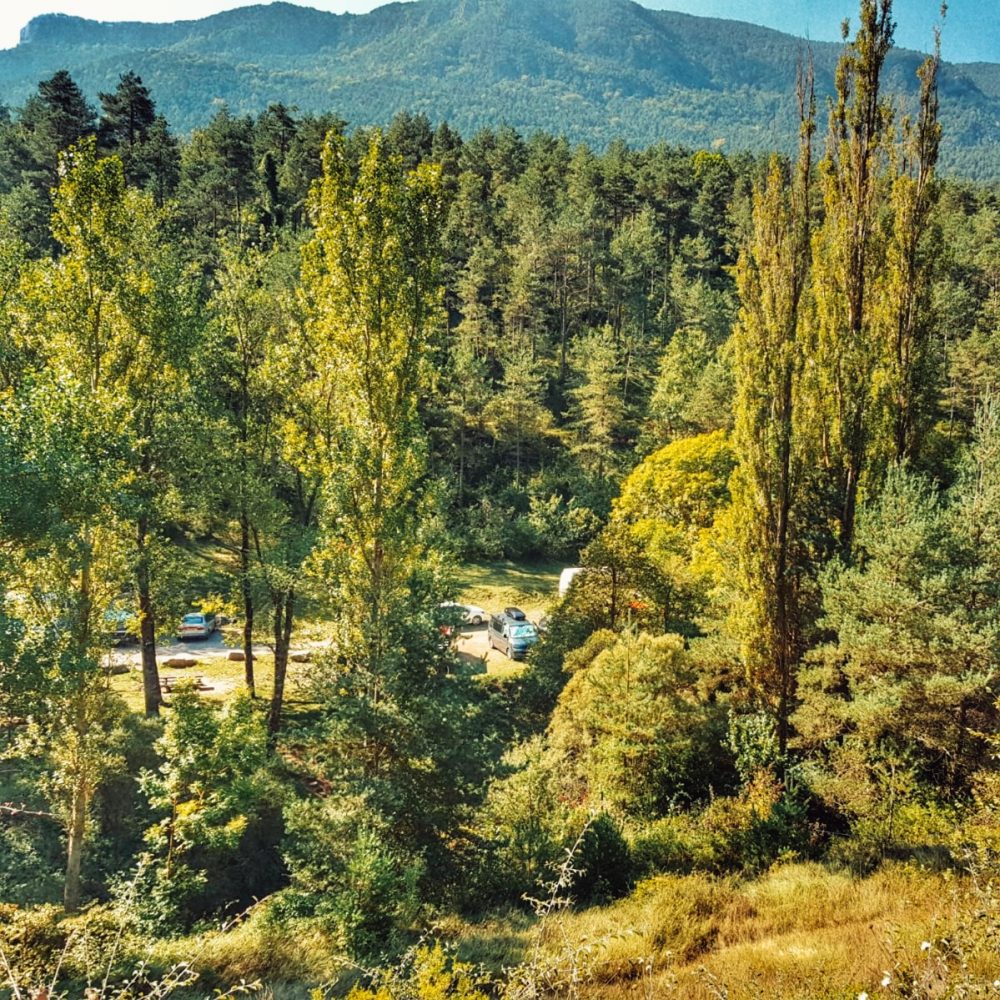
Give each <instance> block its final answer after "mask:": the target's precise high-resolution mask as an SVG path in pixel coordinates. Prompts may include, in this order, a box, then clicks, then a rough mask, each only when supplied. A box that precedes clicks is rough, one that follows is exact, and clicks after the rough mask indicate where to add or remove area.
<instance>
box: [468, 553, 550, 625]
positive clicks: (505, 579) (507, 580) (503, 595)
mask: <svg viewBox="0 0 1000 1000" xmlns="http://www.w3.org/2000/svg"><path fill="white" fill-rule="evenodd" d="M562 570H563V564H562V563H513V562H509V561H508V562H490V563H466V564H465V565H463V566H461V567H460V568H459V570H458V573H457V575H456V579H455V583H456V586H457V590H458V595H459V598H458V599H459V600H461V601H465V602H466V603H468V604H478V605H479V606H480V607H481V608H485V609H486V610H487V611H494V610H496V609H498V608H503V607H506V606H507V605H510V604H515V605H518V606H520V607H524V608H525V610H530V611H532V612H538V611H542V610H544V609H545V608H547V607H548V606H549V605H550V604H552V603H553V602H554V601H555V600H556V597H557V595H558V592H559V574H560V573H561V572H562Z"/></svg>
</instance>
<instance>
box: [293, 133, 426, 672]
mask: <svg viewBox="0 0 1000 1000" xmlns="http://www.w3.org/2000/svg"><path fill="white" fill-rule="evenodd" d="M314 210H315V213H316V235H315V237H314V239H313V240H312V242H311V243H310V244H309V245H308V246H307V247H306V249H305V253H304V257H303V264H302V286H303V299H304V306H305V310H306V315H307V320H306V341H307V344H308V345H310V350H311V354H310V366H311V372H310V377H309V379H308V381H307V382H306V384H305V385H304V386H303V390H302V391H303V393H304V394H305V396H306V397H307V400H309V401H310V402H307V404H306V405H307V411H306V412H309V413H312V414H316V415H319V414H326V413H329V412H331V411H332V412H335V413H336V421H335V423H334V424H333V425H332V426H330V428H329V435H328V436H327V437H326V438H325V440H324V441H323V442H322V450H321V452H320V454H319V456H318V457H319V461H320V462H321V463H322V466H323V471H324V475H325V479H326V483H327V488H326V516H325V524H324V527H325V532H326V537H327V543H326V553H327V555H328V556H329V559H330V565H331V567H332V569H333V573H334V576H335V580H336V585H337V589H338V592H339V594H340V595H341V600H342V602H343V607H344V611H345V613H346V616H347V620H348V621H349V623H350V627H351V631H352V632H353V635H354V639H355V640H356V642H357V643H358V645H357V647H356V648H357V649H358V650H360V651H361V653H360V655H361V658H362V659H363V660H364V661H365V668H366V670H367V671H368V672H369V674H370V675H371V677H372V678H375V679H377V678H379V677H380V675H381V674H382V672H383V669H384V665H385V660H386V657H387V656H388V652H389V651H388V649H387V648H386V642H387V639H386V628H385V620H386V618H387V617H388V615H389V614H390V611H391V609H392V607H393V605H394V604H395V603H396V601H397V600H398V598H399V594H400V588H401V587H403V586H404V585H405V581H406V578H407V576H408V574H409V573H410V572H411V571H412V569H413V568H414V565H415V563H414V559H415V558H416V557H417V554H418V552H419V546H418V545H417V536H418V534H419V528H420V524H421V518H422V516H423V515H424V513H425V503H424V502H425V499H426V483H425V475H426V437H425V432H424V428H423V426H422V423H421V419H420V414H419V410H418V404H419V401H420V397H421V394H422V393H424V392H425V391H427V388H428V385H429V381H428V376H429V357H430V350H431V346H432V340H433V338H434V337H435V335H436V334H437V333H438V332H439V331H440V330H441V329H442V327H443V313H442V309H441V294H442V293H441V288H440V285H439V277H438V276H439V271H440V253H439V250H438V239H439V233H440V228H441V221H442V201H441V197H440V178H439V170H438V168H436V167H430V166H427V165H421V166H419V167H418V168H417V169H416V170H414V171H411V172H408V173H406V172H404V171H403V169H402V165H401V162H400V160H399V159H398V158H397V157H394V156H391V155H389V154H387V153H386V151H385V149H384V145H383V140H382V138H381V136H380V135H379V134H378V133H377V132H376V133H374V134H373V136H372V138H371V141H370V144H369V147H368V150H367V152H366V153H365V155H364V156H363V157H362V160H361V163H360V164H359V166H358V170H357V174H356V175H355V173H354V171H353V170H352V165H351V163H350V161H349V159H348V156H347V150H346V147H345V142H344V139H343V137H342V135H340V134H338V133H335V132H334V133H331V134H330V136H328V138H327V142H326V146H325V148H324V152H323V178H322V180H321V182H320V184H319V185H318V187H317V189H316V196H315V202H314Z"/></svg>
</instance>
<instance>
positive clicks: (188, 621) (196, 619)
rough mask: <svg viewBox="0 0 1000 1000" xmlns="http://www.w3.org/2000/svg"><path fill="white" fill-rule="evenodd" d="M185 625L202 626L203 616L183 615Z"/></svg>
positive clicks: (203, 622)
mask: <svg viewBox="0 0 1000 1000" xmlns="http://www.w3.org/2000/svg"><path fill="white" fill-rule="evenodd" d="M184 624H185V625H204V624H205V616H204V615H185V616H184Z"/></svg>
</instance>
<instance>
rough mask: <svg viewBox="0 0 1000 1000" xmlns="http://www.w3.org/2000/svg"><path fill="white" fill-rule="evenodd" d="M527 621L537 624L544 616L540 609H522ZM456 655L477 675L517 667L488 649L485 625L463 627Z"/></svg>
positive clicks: (495, 651)
mask: <svg viewBox="0 0 1000 1000" xmlns="http://www.w3.org/2000/svg"><path fill="white" fill-rule="evenodd" d="M524 612H525V614H526V615H527V616H528V620H529V621H532V622H535V623H537V622H538V619H539V618H541V616H542V615H543V614H544V610H543V609H541V608H524ZM456 648H457V649H458V655H459V656H460V657H461V658H462V659H463V660H464V661H465V662H466V663H467V664H469V666H470V668H472V669H474V670H475V668H476V667H477V666H478V667H479V670H478V671H476V672H478V673H501V672H505V671H506V670H508V669H509V668H511V667H514V666H517V665H519V663H520V661H517V660H510V659H508V658H507V657H506V656H505V655H504V654H503V653H501V652H500V651H499V650H496V649H490V643H489V639H488V637H487V628H486V625H485V624H483V625H463V626H462V630H461V632H460V633H459V636H458V642H457V644H456Z"/></svg>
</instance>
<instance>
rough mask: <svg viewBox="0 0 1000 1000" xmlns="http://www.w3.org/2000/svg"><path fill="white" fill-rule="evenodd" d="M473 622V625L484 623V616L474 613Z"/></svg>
mask: <svg viewBox="0 0 1000 1000" xmlns="http://www.w3.org/2000/svg"><path fill="white" fill-rule="evenodd" d="M472 624H473V625H482V624H483V616H482V615H473V616H472Z"/></svg>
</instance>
